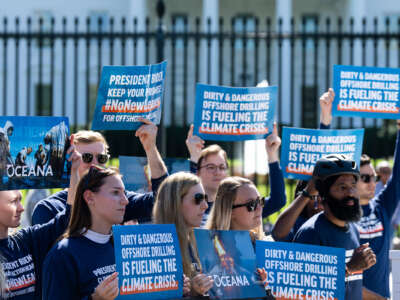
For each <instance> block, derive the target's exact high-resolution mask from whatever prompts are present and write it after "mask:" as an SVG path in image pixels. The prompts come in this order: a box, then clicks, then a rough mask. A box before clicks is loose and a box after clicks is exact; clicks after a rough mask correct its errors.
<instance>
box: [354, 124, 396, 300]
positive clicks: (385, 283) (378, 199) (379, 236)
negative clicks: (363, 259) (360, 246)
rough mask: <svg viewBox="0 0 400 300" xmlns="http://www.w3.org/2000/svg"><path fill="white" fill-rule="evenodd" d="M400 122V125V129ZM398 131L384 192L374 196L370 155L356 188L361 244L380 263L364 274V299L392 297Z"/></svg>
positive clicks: (361, 168)
mask: <svg viewBox="0 0 400 300" xmlns="http://www.w3.org/2000/svg"><path fill="white" fill-rule="evenodd" d="M399 124H400V121H398V123H397V128H398V129H399V128H400V126H399ZM399 143H400V141H399V132H398V133H397V140H396V149H395V154H394V164H393V172H392V175H391V177H390V178H389V180H388V181H387V183H386V186H385V187H384V188H383V189H382V191H381V192H380V193H379V194H378V195H376V196H375V188H376V173H375V170H374V168H373V166H372V164H371V160H370V158H369V157H368V156H367V155H365V154H364V155H362V156H361V161H360V180H359V181H358V183H357V189H358V193H359V196H360V204H361V208H362V211H363V216H362V218H361V220H360V221H359V222H357V223H356V226H357V228H358V231H359V232H360V243H369V245H370V247H371V248H372V250H374V252H375V254H376V261H377V264H376V265H375V266H373V267H372V268H371V269H369V270H368V271H366V272H364V278H363V284H364V287H365V289H364V295H363V296H364V299H366V300H369V299H378V300H379V299H387V298H390V289H389V273H390V269H389V267H390V262H389V250H390V244H391V234H392V229H391V220H392V217H393V214H394V212H395V210H396V207H397V204H398V203H399V199H400V198H399V180H400V166H399V162H400V158H399V155H400V153H399V151H398V150H399V149H398V148H399Z"/></svg>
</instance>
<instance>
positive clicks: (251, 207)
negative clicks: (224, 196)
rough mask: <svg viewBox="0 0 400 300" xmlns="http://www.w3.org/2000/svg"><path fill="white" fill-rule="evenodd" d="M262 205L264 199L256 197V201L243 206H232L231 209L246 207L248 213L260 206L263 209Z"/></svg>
mask: <svg viewBox="0 0 400 300" xmlns="http://www.w3.org/2000/svg"><path fill="white" fill-rule="evenodd" d="M264 204H265V197H257V198H256V199H253V200H250V201H249V202H247V203H244V204H236V205H232V209H235V208H239V207H243V206H246V207H247V210H248V212H252V211H255V210H256V209H257V207H258V205H261V206H262V207H263V206H264Z"/></svg>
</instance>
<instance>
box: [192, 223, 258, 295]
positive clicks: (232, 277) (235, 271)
mask: <svg viewBox="0 0 400 300" xmlns="http://www.w3.org/2000/svg"><path fill="white" fill-rule="evenodd" d="M194 234H195V237H196V242H197V248H198V253H199V258H200V262H201V266H202V273H204V274H207V275H209V276H211V277H212V279H213V280H214V285H213V287H212V288H211V290H209V295H210V298H211V299H240V298H260V297H265V296H266V292H265V289H264V285H263V283H262V281H261V278H260V277H259V275H258V274H257V273H256V256H255V253H254V248H253V245H252V244H251V240H250V234H249V232H248V231H235V230H205V229H194Z"/></svg>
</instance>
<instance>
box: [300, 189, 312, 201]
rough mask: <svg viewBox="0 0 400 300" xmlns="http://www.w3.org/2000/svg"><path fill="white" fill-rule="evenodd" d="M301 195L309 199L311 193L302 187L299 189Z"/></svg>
mask: <svg viewBox="0 0 400 300" xmlns="http://www.w3.org/2000/svg"><path fill="white" fill-rule="evenodd" d="M301 195H302V196H303V197H304V198H308V199H311V195H310V193H309V192H308V191H307V190H306V189H304V190H302V191H301Z"/></svg>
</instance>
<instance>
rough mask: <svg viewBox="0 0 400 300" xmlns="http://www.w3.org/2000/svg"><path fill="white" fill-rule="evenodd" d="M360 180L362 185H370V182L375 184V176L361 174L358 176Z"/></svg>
mask: <svg viewBox="0 0 400 300" xmlns="http://www.w3.org/2000/svg"><path fill="white" fill-rule="evenodd" d="M360 179H361V180H362V182H364V183H370V181H372V182H376V179H377V178H376V176H375V175H370V174H361V175H360Z"/></svg>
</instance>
